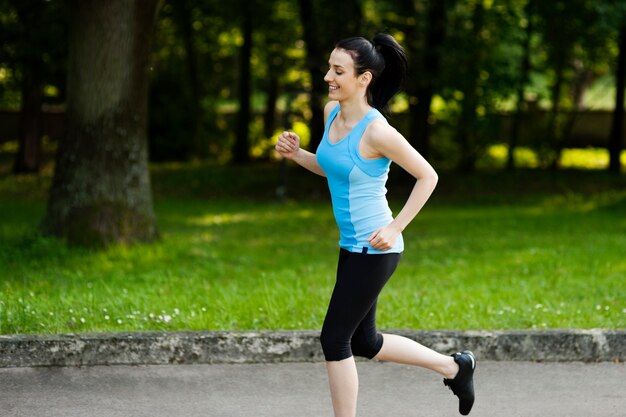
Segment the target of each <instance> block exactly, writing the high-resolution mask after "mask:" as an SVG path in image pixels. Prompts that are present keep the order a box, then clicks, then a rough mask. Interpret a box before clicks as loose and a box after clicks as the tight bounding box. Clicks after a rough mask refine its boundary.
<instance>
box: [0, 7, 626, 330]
mask: <svg viewBox="0 0 626 417" xmlns="http://www.w3.org/2000/svg"><path fill="white" fill-rule="evenodd" d="M380 31H385V32H388V33H391V34H392V35H394V36H395V37H396V38H397V39H398V40H399V41H400V42H401V43H402V44H403V45H404V46H405V47H406V49H407V54H408V56H409V63H410V74H411V76H410V79H409V81H408V84H407V85H406V92H405V93H403V94H401V95H400V96H398V97H397V98H396V99H394V101H393V103H392V106H391V113H390V114H389V120H390V122H391V123H392V124H393V125H394V126H396V127H397V128H398V129H399V130H400V131H401V132H402V133H403V134H404V135H405V136H406V137H407V139H408V140H409V141H410V142H411V143H412V144H413V145H414V146H415V147H416V148H417V149H418V150H419V151H420V152H421V153H422V154H423V155H424V156H426V157H427V158H428V160H429V161H431V163H432V164H433V165H434V166H435V168H436V169H437V171H438V172H439V174H440V181H439V185H438V187H437V189H436V190H435V193H434V195H433V197H432V198H431V200H430V201H429V203H428V204H427V206H426V207H425V208H424V210H423V211H422V213H420V215H419V216H418V217H417V219H416V220H415V221H414V223H413V224H412V225H411V226H410V227H409V228H407V230H406V231H405V233H404V236H405V242H406V251H405V254H404V256H403V260H402V263H401V266H400V268H399V269H398V271H397V272H396V274H395V275H394V278H393V279H392V281H391V282H390V283H389V284H388V286H387V287H386V288H385V290H384V291H383V294H382V295H381V298H380V305H379V310H378V317H379V326H380V327H382V328H388V329H389V328H395V329H398V328H407V329H537V328H624V327H625V326H626V301H625V300H626V285H625V284H624V278H625V277H626V256H624V254H625V253H626V177H625V175H624V169H623V166H624V164H625V163H626V153H625V152H624V151H623V149H624V145H625V143H626V139H625V134H624V95H623V93H624V82H625V81H626V3H625V2H622V1H619V0H614V1H611V0H595V1H593V0H569V1H565V0H555V1H549V2H545V1H537V0H501V1H499V0H493V1H490V0H446V1H442V0H439V1H437V0H430V1H428V0H415V1H410V0H407V1H384V0H378V1H369V0H350V1H342V2H331V1H327V0H319V1H312V0H299V1H296V0H268V1H244V0H233V1H231V2H226V3H225V2H218V1H213V0H205V1H200V0H181V1H174V0H171V1H170V0H167V1H157V0H134V1H133V0H111V1H106V2H105V1H98V0H85V1H78V0H76V1H70V0H48V1H46V0H22V1H20V0H0V41H1V42H0V334H19V333H66V332H94V331H122V330H124V331H125V330H131V331H134V330H199V329H203V330H242V329H317V328H319V327H321V322H322V320H323V317H324V314H325V309H326V305H327V301H328V298H329V296H330V292H331V290H332V285H333V281H334V273H335V266H336V258H337V252H338V249H337V247H336V242H337V240H338V232H337V230H336V226H335V224H334V220H333V217H332V210H331V207H330V200H329V198H328V191H327V188H326V184H325V182H324V179H323V178H320V177H316V176H314V175H312V174H309V173H307V172H303V171H304V170H303V169H300V168H298V167H296V166H293V165H291V164H288V163H286V162H285V161H281V160H280V159H279V158H277V155H275V153H274V152H273V144H274V142H275V140H276V136H277V134H278V133H279V132H280V131H282V130H283V129H293V130H295V131H296V132H298V133H299V134H300V136H301V137H302V138H303V139H304V141H303V142H304V143H305V145H306V146H307V147H309V149H312V150H314V149H315V146H316V144H317V142H318V141H319V139H320V138H321V132H322V130H323V122H322V117H323V116H322V107H323V104H324V102H325V100H326V98H325V97H326V91H327V89H326V85H325V83H324V82H323V74H324V73H325V71H326V68H327V59H328V54H329V52H330V51H331V50H332V48H333V45H334V42H336V41H337V40H339V39H341V38H343V37H346V36H352V35H364V36H366V37H370V38H371V37H372V36H373V35H374V34H375V33H377V32H380ZM388 188H389V194H388V196H389V198H390V203H391V205H392V208H393V209H394V210H395V211H397V210H399V208H400V207H401V205H402V204H403V202H404V200H405V199H406V197H408V194H409V192H410V190H411V188H412V179H411V178H409V177H408V176H407V175H406V174H404V173H403V172H401V170H400V169H399V167H397V166H396V167H392V172H391V174H390V180H389V184H388Z"/></svg>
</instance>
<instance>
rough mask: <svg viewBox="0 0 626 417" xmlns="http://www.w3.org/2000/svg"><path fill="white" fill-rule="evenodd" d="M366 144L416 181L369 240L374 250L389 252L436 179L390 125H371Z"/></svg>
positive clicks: (415, 213)
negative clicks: (395, 212)
mask: <svg viewBox="0 0 626 417" xmlns="http://www.w3.org/2000/svg"><path fill="white" fill-rule="evenodd" d="M367 133H368V135H367V139H366V142H365V145H366V147H367V148H368V149H369V151H370V152H372V153H374V154H379V155H381V156H385V157H387V158H388V159H390V160H392V161H393V162H395V163H396V164H398V165H399V166H400V167H402V168H403V169H404V170H405V171H407V172H408V173H409V174H411V175H412V176H413V177H415V179H416V180H417V181H416V182H415V186H414V187H413V190H412V191H411V194H410V195H409V198H408V199H407V201H406V203H405V204H404V207H402V210H400V212H399V213H398V215H397V216H396V218H395V219H394V220H393V221H392V222H391V223H390V224H388V225H387V226H385V227H381V228H380V229H378V230H376V231H375V232H374V233H372V234H371V235H370V237H369V238H368V241H369V243H370V245H372V247H373V248H375V249H378V250H388V249H391V248H392V247H393V244H394V242H395V240H396V239H397V237H398V236H399V235H400V233H402V231H403V230H404V229H405V228H406V227H407V226H408V225H409V223H411V221H412V220H413V219H414V218H415V216H416V215H417V213H419V212H420V210H421V209H422V207H424V205H425V204H426V201H428V198H429V197H430V195H431V194H432V192H433V190H434V189H435V186H436V185H437V180H438V176H437V173H436V172H435V170H434V169H433V167H432V166H431V165H430V164H429V163H428V161H426V159H424V157H423V156H422V155H420V154H419V153H418V152H417V151H416V150H415V148H413V146H411V145H410V144H409V142H408V141H407V140H406V139H405V138H404V136H402V135H401V134H400V133H399V132H398V131H397V130H396V129H394V128H393V127H392V126H390V125H387V124H382V123H372V126H371V127H370V129H368V132H367Z"/></svg>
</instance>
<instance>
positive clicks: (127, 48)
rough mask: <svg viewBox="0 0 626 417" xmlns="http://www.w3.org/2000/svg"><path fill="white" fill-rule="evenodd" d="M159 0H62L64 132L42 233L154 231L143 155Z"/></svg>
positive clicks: (122, 236)
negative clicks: (65, 3)
mask: <svg viewBox="0 0 626 417" xmlns="http://www.w3.org/2000/svg"><path fill="white" fill-rule="evenodd" d="M159 3H160V2H159V0H141V1H140V0H132V1H130V0H110V1H106V2H104V1H99V0H73V1H71V3H70V10H71V15H70V22H69V26H70V28H69V31H70V32H69V60H68V86H67V89H68V100H67V121H68V127H67V136H66V137H65V138H63V139H62V140H61V141H60V143H59V147H58V151H57V158H56V165H55V173H54V179H53V183H52V187H51V190H50V196H49V200H48V207H47V212H46V216H45V218H44V220H43V223H42V228H43V231H44V232H45V233H47V234H51V235H55V236H59V237H63V238H65V239H66V240H67V241H68V243H70V244H80V245H95V246H103V245H108V244H111V243H116V242H121V243H130V242H135V241H149V240H152V239H155V238H156V237H157V236H158V232H157V227H156V219H155V215H154V211H153V204H152V193H151V187H150V174H149V171H148V154H147V137H146V121H147V98H148V76H147V75H148V71H149V57H150V45H151V38H152V32H153V28H154V24H155V20H156V15H157V11H158V8H159V5H160V4H159Z"/></svg>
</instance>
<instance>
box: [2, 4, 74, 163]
mask: <svg viewBox="0 0 626 417" xmlns="http://www.w3.org/2000/svg"><path fill="white" fill-rule="evenodd" d="M63 5H64V3H63V2H59V1H44V0H19V1H18V0H3V1H0V8H3V9H4V10H5V13H6V15H5V16H7V15H8V16H11V15H13V18H12V19H11V18H9V19H7V20H8V21H5V22H2V23H0V37H1V38H3V41H2V42H1V43H2V46H0V62H3V63H5V64H7V65H8V67H9V68H11V69H12V71H13V72H14V73H15V74H17V79H18V80H17V81H18V82H19V92H20V94H19V96H20V98H21V100H20V101H21V105H20V119H19V132H18V151H17V153H16V155H15V159H14V163H13V172H14V173H16V174H24V173H36V172H38V171H39V167H40V164H41V136H42V115H41V109H42V105H43V104H44V100H45V97H44V85H46V84H51V82H52V79H53V78H55V76H57V74H59V73H60V72H61V68H60V67H61V66H62V64H59V63H60V62H64V61H65V44H66V43H65V29H64V26H63V25H62V23H61V22H62V19H61V16H62V14H63V12H64V10H63ZM8 16H7V17H8Z"/></svg>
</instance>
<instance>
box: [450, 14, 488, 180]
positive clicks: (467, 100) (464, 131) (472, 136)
mask: <svg viewBox="0 0 626 417" xmlns="http://www.w3.org/2000/svg"><path fill="white" fill-rule="evenodd" d="M484 11H485V9H484V6H483V3H482V2H477V3H476V5H475V6H474V12H473V16H472V21H473V23H474V24H473V29H472V39H475V40H476V42H477V43H478V44H477V45H476V47H475V48H474V51H473V53H471V54H469V55H468V56H467V60H466V62H465V72H466V75H464V77H465V88H464V89H463V103H462V107H461V120H460V121H459V126H458V128H457V134H456V140H457V143H458V144H459V147H460V152H461V157H460V159H459V162H458V165H457V170H458V171H461V172H470V171H473V170H474V169H475V168H476V160H477V159H478V149H477V146H478V145H477V143H476V132H475V131H476V125H477V117H476V108H477V107H478V94H477V91H476V90H477V88H478V77H479V74H480V65H481V61H482V51H481V49H482V47H481V45H480V42H481V38H480V32H481V31H482V30H483V24H484Z"/></svg>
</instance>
